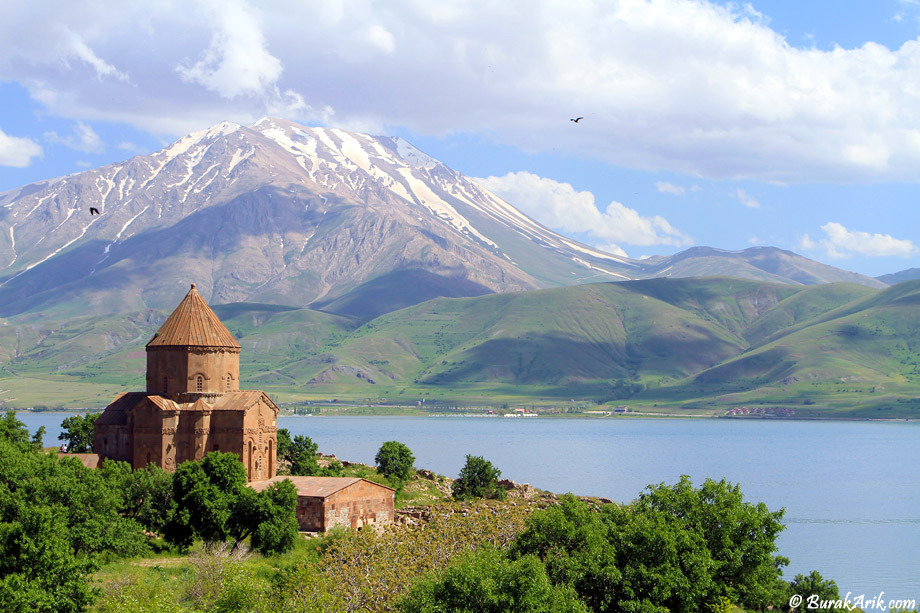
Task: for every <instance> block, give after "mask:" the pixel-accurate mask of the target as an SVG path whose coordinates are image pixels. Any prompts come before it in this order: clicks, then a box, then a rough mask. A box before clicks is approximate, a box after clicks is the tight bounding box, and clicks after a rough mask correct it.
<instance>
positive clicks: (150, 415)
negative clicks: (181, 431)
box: [131, 402, 175, 470]
mask: <svg viewBox="0 0 920 613" xmlns="http://www.w3.org/2000/svg"><path fill="white" fill-rule="evenodd" d="M133 412H134V428H133V435H134V458H133V460H132V462H131V465H132V466H133V467H134V468H144V467H145V466H147V464H156V465H158V466H162V467H163V468H166V464H165V460H166V458H165V457H164V456H166V455H168V452H166V449H165V447H166V444H165V441H164V438H166V437H164V431H165V432H166V433H169V432H170V431H172V432H173V433H174V432H175V427H174V426H172V425H171V423H169V424H166V423H164V414H163V411H162V410H160V408H159V407H157V406H156V405H155V404H153V403H152V402H142V403H140V404H139V405H138V406H136V407H135V408H134V411H133ZM173 419H174V418H173ZM173 419H170V420H169V421H170V422H172V421H173ZM170 438H171V437H170ZM165 452H166V453H165ZM173 470H175V465H173Z"/></svg>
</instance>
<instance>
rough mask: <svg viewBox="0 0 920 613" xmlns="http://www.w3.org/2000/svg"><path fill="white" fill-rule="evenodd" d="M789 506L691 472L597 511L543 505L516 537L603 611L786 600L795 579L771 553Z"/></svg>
mask: <svg viewBox="0 0 920 613" xmlns="http://www.w3.org/2000/svg"><path fill="white" fill-rule="evenodd" d="M782 514H783V512H782V511H779V512H770V511H769V510H768V509H767V508H766V507H765V506H764V505H762V504H758V505H753V504H750V503H746V502H744V499H743V497H742V496H741V492H740V490H739V488H738V487H737V486H736V485H732V484H729V483H726V482H725V481H720V482H716V481H712V480H707V481H706V482H705V483H704V484H703V485H702V486H701V487H700V488H698V489H697V488H694V487H693V485H692V483H691V482H690V479H689V477H682V478H681V480H680V482H678V483H677V484H675V485H670V486H669V485H665V484H660V485H657V486H650V487H649V488H648V489H647V490H646V492H644V493H643V494H642V495H641V496H640V498H639V499H638V500H637V501H636V502H635V503H633V504H632V505H630V506H629V507H621V506H618V505H614V504H608V505H603V506H601V507H600V509H599V510H597V511H595V510H594V509H593V508H592V507H591V506H589V505H588V504H586V503H584V502H581V501H579V500H575V499H574V498H571V497H568V498H563V499H562V500H561V502H560V504H559V505H558V506H557V507H551V508H549V509H546V510H544V511H538V512H535V513H534V514H533V515H532V516H531V517H530V518H528V519H527V522H526V523H527V528H526V529H525V530H524V531H522V532H521V533H520V534H519V535H518V536H517V538H516V539H515V541H514V543H513V544H512V546H511V548H510V550H509V555H510V556H511V557H512V558H513V557H517V556H523V555H535V556H537V557H538V558H539V559H540V560H541V561H542V562H543V563H544V565H545V566H546V570H547V576H548V577H549V578H550V580H551V581H552V582H553V583H555V584H557V585H571V586H572V587H573V588H574V589H575V590H576V592H578V595H579V596H580V597H581V598H582V599H583V600H584V601H585V602H586V603H587V604H588V606H590V607H591V608H592V609H593V610H595V611H649V612H651V611H664V610H669V611H675V612H680V611H685V612H694V611H705V610H706V607H707V606H708V605H716V604H718V603H724V602H726V601H727V602H730V603H733V604H741V605H743V606H744V607H745V608H747V609H759V610H765V609H766V607H767V606H769V605H774V606H776V605H781V604H782V603H783V602H784V601H785V600H787V598H788V596H787V595H786V592H787V591H788V585H787V584H785V583H783V582H782V581H781V580H780V575H781V571H780V568H781V567H782V566H783V565H785V564H786V563H788V561H787V560H786V559H785V558H782V557H780V556H775V555H773V552H775V550H776V535H777V534H778V532H779V531H780V530H781V529H782V527H783V526H782V523H780V518H781V517H782Z"/></svg>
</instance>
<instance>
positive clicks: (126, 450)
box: [93, 424, 134, 462]
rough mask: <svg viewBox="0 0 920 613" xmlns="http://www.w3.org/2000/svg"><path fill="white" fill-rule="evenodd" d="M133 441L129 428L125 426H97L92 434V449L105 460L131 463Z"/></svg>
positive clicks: (132, 458)
mask: <svg viewBox="0 0 920 613" xmlns="http://www.w3.org/2000/svg"><path fill="white" fill-rule="evenodd" d="M133 440H134V437H133V436H132V432H131V427H130V426H128V425H127V424H117V425H116V424H109V425H99V426H96V428H95V430H94V432H93V449H94V450H95V452H96V453H98V454H99V455H100V456H102V457H105V458H109V459H112V460H118V461H119V462H133V460H134V448H133V445H132V441H133Z"/></svg>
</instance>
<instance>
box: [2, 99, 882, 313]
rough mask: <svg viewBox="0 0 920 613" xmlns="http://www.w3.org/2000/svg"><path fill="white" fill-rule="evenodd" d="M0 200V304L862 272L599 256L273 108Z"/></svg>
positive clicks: (462, 184)
mask: <svg viewBox="0 0 920 613" xmlns="http://www.w3.org/2000/svg"><path fill="white" fill-rule="evenodd" d="M0 205H2V207H3V208H2V212H3V215H2V216H0V266H4V267H5V269H0V316H3V315H9V314H15V313H19V312H22V311H23V310H34V309H43V308H48V307H50V306H51V305H55V304H59V303H63V302H67V301H69V303H70V304H73V305H80V306H81V307H82V306H83V305H84V304H85V303H90V304H94V306H95V307H96V308H98V309H103V310H112V309H116V308H117V309H125V308H145V307H149V306H153V307H158V308H162V307H168V306H171V305H172V304H175V300H176V299H177V298H178V297H177V296H176V295H175V288H177V287H181V286H183V285H185V283H186V282H187V281H188V279H190V278H196V279H199V280H200V283H199V287H200V288H201V292H202V294H203V295H204V297H205V298H207V299H208V300H210V301H212V302H217V303H220V302H239V301H245V300H249V301H260V302H271V303H276V304H278V303H280V304H287V305H296V306H302V305H306V304H310V303H316V302H317V301H323V302H324V303H330V301H334V300H337V299H339V298H340V297H343V296H345V295H346V294H349V293H354V292H358V293H357V294H354V295H355V296H357V295H360V296H361V297H362V298H361V300H362V301H368V300H369V301H375V300H377V301H381V304H385V305H389V306H391V307H394V308H395V306H404V305H406V304H411V303H412V301H413V300H415V301H417V300H420V299H423V298H424V299H427V298H426V297H432V296H437V295H441V296H443V295H479V294H482V293H485V292H506V291H520V290H527V289H536V288H543V287H553V286H559V285H570V284H577V283H588V282H599V281H622V280H628V279H637V278H648V277H654V276H691V275H694V276H700V275H704V274H720V275H727V276H744V277H748V278H755V279H762V280H770V281H778V282H795V283H817V282H827V281H839V280H852V281H855V282H861V283H864V284H868V283H866V282H865V279H860V278H859V276H858V275H854V274H853V273H845V271H839V270H838V269H833V268H831V267H825V266H823V265H821V264H818V263H817V262H812V261H811V260H807V259H805V258H802V257H801V256H794V254H789V257H782V258H765V257H762V255H763V253H766V252H763V251H761V252H760V253H761V256H760V257H755V255H756V253H755V252H751V253H749V251H750V250H746V251H744V252H740V253H738V252H724V251H716V250H709V251H707V250H706V248H699V249H698V250H693V251H691V252H687V254H686V255H683V256H682V255H681V254H677V255H675V256H670V257H668V258H650V259H649V260H648V261H638V260H630V259H628V258H625V257H620V256H615V255H610V254H605V253H602V252H600V251H598V250H597V249H594V248H592V247H589V246H587V245H582V244H581V243H578V242H577V241H575V240H572V239H569V238H566V237H563V236H560V235H559V234H557V233H555V232H553V231H552V230H549V229H548V228H546V227H544V226H542V225H540V224H539V223H538V222H536V221H534V220H533V219H531V218H529V217H528V216H526V215H525V214H524V213H522V212H521V211H519V210H518V209H516V208H515V207H514V206H513V205H512V204H510V203H508V202H505V201H504V200H502V199H501V198H499V197H497V196H496V195H495V194H493V193H491V192H490V191H488V190H487V189H485V188H484V187H482V186H481V185H479V184H477V183H476V182H474V181H473V180H471V179H470V178H468V177H465V176H463V175H462V174H460V173H459V172H457V171H455V170H452V169H451V168H449V167H447V166H446V165H444V164H443V163H441V162H439V161H438V160H436V159H435V158H433V157H431V156H429V155H427V154H425V153H424V152H422V151H420V150H419V149H418V148H416V147H414V146H413V145H411V144H410V143H408V142H407V141H405V140H403V139H402V138H399V137H375V136H370V135H368V134H363V133H359V132H349V131H347V130H342V129H339V128H327V127H323V128H320V127H307V126H303V125H300V124H297V123H295V122H292V121H288V120H286V119H280V118H274V117H264V118H262V119H260V120H259V121H257V122H255V123H253V124H252V125H251V126H248V127H243V126H240V125H239V124H235V123H232V122H226V121H225V122H220V123H218V124H215V125H214V126H211V127H210V128H207V129H204V130H200V131H196V132H193V133H191V134H188V135H186V136H184V137H182V138H180V139H178V140H177V141H175V142H174V143H172V144H170V145H169V146H167V147H165V148H164V149H162V150H160V151H158V152H156V153H153V154H151V155H140V156H136V157H134V158H131V159H130V160H127V161H125V162H122V163H118V164H111V165H108V166H104V167H101V168H97V169H93V170H88V171H84V172H81V173H77V174H75V175H70V176H67V177H64V178H62V179H59V180H56V181H44V182H39V183H34V184H32V185H27V186H24V187H22V188H20V189H18V190H13V191H11V192H6V193H4V194H2V195H0ZM90 207H92V208H95V209H97V210H98V211H100V213H101V214H100V215H91V214H90ZM792 256H794V257H792ZM717 260H718V262H716V261H717ZM755 260H756V262H755ZM802 271H806V272H804V273H803V272H802ZM800 273H801V274H800ZM847 275H849V276H847ZM406 279H415V280H419V279H422V280H425V281H424V282H423V283H421V285H426V287H420V286H419V287H416V285H420V284H419V283H417V282H413V283H414V285H413V284H410V286H408V287H407V286H405V285H404V284H403V282H404V281H405V280H406ZM151 280H153V281H151ZM870 282H871V283H878V282H877V281H874V280H870ZM371 290H373V291H371ZM375 292H376V293H375ZM445 292H446V293H445ZM345 302H348V301H347V300H346V301H345ZM381 308H383V307H381ZM387 308H389V307H387Z"/></svg>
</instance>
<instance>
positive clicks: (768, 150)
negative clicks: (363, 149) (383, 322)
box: [0, 0, 920, 193]
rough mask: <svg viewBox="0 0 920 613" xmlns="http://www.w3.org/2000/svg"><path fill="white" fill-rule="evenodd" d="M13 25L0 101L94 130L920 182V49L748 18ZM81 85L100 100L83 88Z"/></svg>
mask: <svg viewBox="0 0 920 613" xmlns="http://www.w3.org/2000/svg"><path fill="white" fill-rule="evenodd" d="M255 7H257V8H255ZM5 8H6V10H5V11H4V19H3V20H2V23H0V80H4V81H16V82H19V83H21V84H23V85H24V86H26V87H27V88H28V89H29V91H30V92H31V93H32V94H33V96H34V97H35V98H36V99H37V100H42V101H43V103H44V104H45V105H46V110H47V112H48V113H50V114H53V115H58V116H62V117H69V118H73V119H81V120H83V121H90V120H97V119H106V120H110V121H126V122H129V123H131V124H132V125H134V126H136V127H140V128H142V129H146V130H154V131H164V132H169V133H170V135H171V136H176V135H178V134H180V133H182V132H185V131H188V130H190V129H192V128H198V129H200V128H203V127H205V126H208V125H212V124H213V123H216V122H217V121H220V120H223V119H229V120H233V121H238V122H240V123H249V122H251V121H253V120H255V119H256V118H258V117H260V116H261V115H264V114H266V112H273V113H277V114H284V115H287V116H288V117H289V118H291V119H294V120H300V121H312V120H320V121H324V120H328V119H329V118H330V117H331V116H332V115H331V110H330V109H335V115H334V118H335V123H336V124H340V125H349V124H354V123H360V124H367V125H381V126H387V125H389V126H401V127H406V128H409V129H411V130H413V131H415V132H417V133H421V134H428V135H444V134H449V133H472V134H476V135H480V136H483V137H485V138H488V139H490V140H493V141H495V142H499V143H502V144H506V145H510V146H514V147H519V148H522V149H526V150H528V151H549V150H553V149H555V150H556V151H557V152H560V153H570V154H577V155H579V156H583V157H591V158H594V159H598V160H602V161H605V162H609V163H613V164H618V165H624V166H629V167H635V168H646V169H664V170H668V171H671V172H678V173H686V174H689V175H697V176H706V177H714V178H733V179H737V178H746V179H756V180H768V181H774V182H785V183H794V182H814V181H831V182H850V181H877V180H904V181H917V180H918V176H917V174H916V171H915V169H916V168H917V166H918V164H920V113H916V112H914V110H915V109H917V108H920V87H915V86H913V85H912V84H915V83H918V82H920V40H910V41H908V42H906V43H904V44H903V45H902V46H900V47H899V48H888V47H885V46H883V45H880V44H877V43H873V42H866V43H865V44H863V45H861V46H859V47H854V48H834V49H830V50H826V51H825V50H821V49H817V48H813V47H807V48H800V47H796V46H794V45H793V44H790V43H789V41H787V40H786V39H785V38H784V37H783V35H782V34H781V33H778V32H776V31H774V30H773V29H771V27H770V24H769V15H766V16H762V15H759V14H758V13H757V12H756V11H755V10H754V9H753V8H751V7H750V6H749V5H745V4H741V3H721V2H719V3H717V2H711V1H706V0H698V1H690V0H656V1H655V2H648V1H647V0H621V1H619V2H616V3H613V2H608V1H605V0H584V1H582V2H579V3H578V5H577V8H573V6H572V5H571V4H566V3H561V2H557V1H555V0H531V1H529V2H526V3H525V2H523V1H522V0H521V1H518V2H494V3H473V2H465V1H462V0H440V1H439V2H419V1H418V0H391V1H388V2H367V0H337V1H334V2H333V1H331V0H330V1H329V2H323V3H303V2H298V1H295V0H278V1H277V2H263V3H259V4H255V3H253V2H251V1H250V2H248V3H247V2H245V1H244V0H228V1H227V2H223V3H221V2H218V0H198V1H195V2H189V3H186V2H179V1H178V0H162V1H160V2H146V3H141V2H129V3H121V4H119V10H117V11H116V10H111V8H110V7H109V6H108V5H107V3H75V2H69V1H65V0H47V1H45V2H40V3H17V4H13V5H11V6H9V7H5ZM61 32H69V33H71V35H70V36H64V37H62V36H61V34H60V33H61ZM74 60H77V61H79V63H80V64H79V65H77V63H76V61H74ZM69 63H73V64H74V66H70V65H69ZM115 64H117V67H116V66H115ZM86 66H88V67H90V68H91V70H92V71H93V73H94V74H95V76H96V77H97V78H96V79H87V78H86V75H85V73H86V70H85V69H84V70H78V69H77V68H84V67H86ZM128 75H130V81H129V80H128ZM578 115H584V116H585V117H587V118H590V121H587V120H586V121H584V122H581V123H580V124H579V125H578V126H577V127H576V126H574V125H573V124H572V123H571V122H570V121H569V118H570V117H574V116H578ZM666 193H670V192H666Z"/></svg>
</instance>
